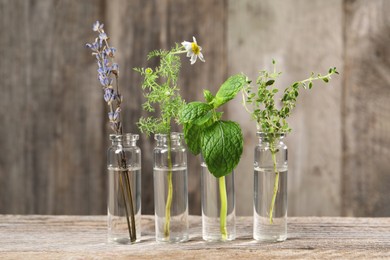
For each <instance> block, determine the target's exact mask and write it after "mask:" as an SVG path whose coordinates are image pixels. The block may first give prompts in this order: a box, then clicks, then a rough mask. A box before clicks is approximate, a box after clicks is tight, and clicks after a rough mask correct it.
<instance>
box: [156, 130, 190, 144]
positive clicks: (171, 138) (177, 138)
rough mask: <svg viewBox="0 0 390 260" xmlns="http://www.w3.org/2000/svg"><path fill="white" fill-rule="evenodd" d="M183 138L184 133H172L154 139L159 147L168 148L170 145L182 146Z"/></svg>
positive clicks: (157, 135) (158, 135)
mask: <svg viewBox="0 0 390 260" xmlns="http://www.w3.org/2000/svg"><path fill="white" fill-rule="evenodd" d="M183 137H184V136H183V134H182V133H177V132H172V133H171V134H170V135H168V134H156V135H155V136H154V139H155V140H156V145H157V146H168V145H169V143H170V145H171V146H181V145H182V140H183Z"/></svg>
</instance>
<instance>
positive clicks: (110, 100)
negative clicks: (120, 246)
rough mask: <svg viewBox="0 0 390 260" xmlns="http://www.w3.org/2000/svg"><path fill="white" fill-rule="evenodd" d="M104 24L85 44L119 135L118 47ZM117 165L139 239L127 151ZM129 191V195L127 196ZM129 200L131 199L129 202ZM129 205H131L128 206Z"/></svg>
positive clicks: (128, 215)
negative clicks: (111, 44)
mask: <svg viewBox="0 0 390 260" xmlns="http://www.w3.org/2000/svg"><path fill="white" fill-rule="evenodd" d="M103 27H104V25H103V24H101V23H100V22H99V21H96V22H95V23H94V24H93V26H92V29H93V31H95V32H97V33H98V37H96V38H95V41H94V42H93V43H87V44H86V47H87V48H89V49H91V50H92V55H94V56H95V57H96V60H97V64H98V69H97V72H98V79H99V82H100V84H101V86H102V89H103V98H104V101H105V102H106V103H107V106H108V109H109V112H108V119H109V122H110V126H111V128H112V130H113V131H114V132H115V134H116V135H122V134H123V127H122V123H121V103H122V95H121V94H120V91H119V65H118V64H117V63H115V61H114V57H115V52H116V49H115V48H113V47H110V45H109V43H108V42H109V38H108V36H107V34H106V33H105V32H104V29H103ZM117 160H118V165H119V167H120V168H121V169H122V170H121V171H118V173H119V174H120V178H119V180H120V184H119V186H120V191H121V194H122V198H123V200H124V203H123V204H124V205H125V213H126V222H127V228H128V232H129V239H130V241H131V242H135V241H136V240H137V234H136V224H135V213H134V205H133V199H132V198H133V192H132V190H131V185H130V179H129V176H128V165H127V159H126V154H125V153H124V152H123V151H122V152H121V153H118V156H117ZM126 194H127V195H126ZM126 200H128V202H126ZM127 204H129V208H128V207H127Z"/></svg>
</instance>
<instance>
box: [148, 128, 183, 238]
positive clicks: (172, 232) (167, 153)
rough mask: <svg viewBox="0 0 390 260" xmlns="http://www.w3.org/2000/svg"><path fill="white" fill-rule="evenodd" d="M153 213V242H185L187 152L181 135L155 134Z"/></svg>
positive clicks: (173, 133)
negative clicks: (154, 229) (154, 230)
mask: <svg viewBox="0 0 390 260" xmlns="http://www.w3.org/2000/svg"><path fill="white" fill-rule="evenodd" d="M155 139H156V141H157V142H156V147H155V148H154V167H153V175H154V212H155V228H156V241H158V242H183V241H186V240H188V238H189V236H188V187H187V185H188V184H187V152H186V149H185V147H184V146H183V144H182V142H183V134H181V133H176V132H172V133H171V134H170V135H166V134H156V135H155Z"/></svg>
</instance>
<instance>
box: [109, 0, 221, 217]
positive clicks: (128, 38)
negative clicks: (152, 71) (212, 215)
mask: <svg viewBox="0 0 390 260" xmlns="http://www.w3.org/2000/svg"><path fill="white" fill-rule="evenodd" d="M107 17H109V18H111V17H112V19H110V20H109V23H108V30H109V31H110V35H112V38H111V40H112V43H113V44H115V46H116V47H117V48H118V51H119V52H120V54H119V55H118V62H119V64H122V65H123V68H122V74H121V75H122V79H121V80H122V82H121V84H122V86H123V87H122V88H123V89H124V91H123V95H124V97H125V99H126V101H125V106H124V110H125V113H124V120H125V128H126V129H129V130H130V131H131V132H136V133H139V130H138V129H137V127H136V122H137V121H138V120H139V117H140V116H141V115H146V114H145V112H143V111H142V109H141V105H142V103H143V102H144V99H143V96H142V89H141V78H140V76H139V75H137V74H136V73H135V72H132V68H134V67H146V66H150V67H154V66H156V65H157V60H155V59H154V60H151V61H149V62H147V60H146V56H147V54H148V53H149V52H150V51H152V50H155V49H169V48H171V47H173V46H174V45H175V43H181V42H182V41H183V40H187V41H192V36H196V37H197V41H198V43H199V44H200V45H201V46H202V48H203V50H204V51H203V54H204V56H205V58H206V63H202V62H200V61H199V62H197V63H195V64H194V65H190V62H189V59H188V58H187V57H185V55H183V57H182V70H181V75H180V80H179V87H180V89H181V94H182V96H183V98H184V99H186V100H187V102H190V101H194V100H203V91H202V89H203V88H208V89H210V90H212V91H213V90H216V89H217V88H218V87H219V85H220V84H221V83H222V82H223V79H224V77H225V76H226V66H221V65H223V64H226V58H225V57H226V47H225V45H226V41H225V38H224V37H225V31H224V30H225V22H226V2H225V1H218V0H213V1H209V0H201V1H196V2H194V1H190V0H186V1H168V0H158V1H146V2H145V1H142V0H139V1H124V0H123V1H119V0H117V1H110V4H109V5H108V11H107ZM216 45H218V46H219V48H215V47H214V46H216ZM176 130H179V131H181V129H180V128H176ZM139 143H140V147H141V149H142V152H143V158H142V160H143V164H142V167H143V168H142V190H143V193H142V203H143V204H142V212H143V213H146V214H151V213H153V212H154V210H153V209H154V208H153V192H152V188H151V187H152V185H153V168H152V165H153V147H154V143H155V142H154V140H153V136H151V137H147V136H145V135H141V140H140V142H139ZM188 164H189V169H188V188H189V205H190V213H192V214H200V193H199V187H200V177H199V176H200V162H199V159H198V158H196V157H195V156H193V155H191V154H190V152H188Z"/></svg>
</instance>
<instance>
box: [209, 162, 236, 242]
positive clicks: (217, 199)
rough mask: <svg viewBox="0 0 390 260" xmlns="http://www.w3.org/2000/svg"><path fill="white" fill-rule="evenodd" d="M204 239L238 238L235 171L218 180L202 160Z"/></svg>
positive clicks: (224, 239)
mask: <svg viewBox="0 0 390 260" xmlns="http://www.w3.org/2000/svg"><path fill="white" fill-rule="evenodd" d="M201 166H202V167H201V168H202V173H201V190H202V237H203V240H206V241H230V240H234V239H235V238H236V210H235V209H236V207H235V192H234V171H232V173H230V174H229V175H227V176H224V177H220V178H216V177H214V175H212V174H211V173H210V172H209V170H208V168H207V166H206V163H205V162H204V161H203V159H202V164H201Z"/></svg>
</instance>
